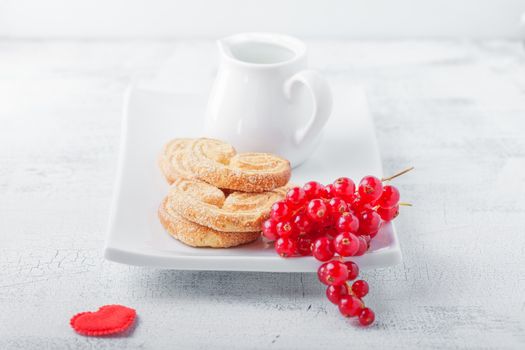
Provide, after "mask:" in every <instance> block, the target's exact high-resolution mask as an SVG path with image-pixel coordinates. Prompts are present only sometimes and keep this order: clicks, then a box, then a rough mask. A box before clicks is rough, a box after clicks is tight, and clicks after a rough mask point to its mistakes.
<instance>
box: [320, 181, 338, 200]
mask: <svg viewBox="0 0 525 350" xmlns="http://www.w3.org/2000/svg"><path fill="white" fill-rule="evenodd" d="M334 196H335V192H334V185H333V184H328V185H326V186H325V187H324V191H323V197H324V198H327V199H329V198H333V197H334Z"/></svg>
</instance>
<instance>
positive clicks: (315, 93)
mask: <svg viewBox="0 0 525 350" xmlns="http://www.w3.org/2000/svg"><path fill="white" fill-rule="evenodd" d="M296 83H301V84H303V85H304V86H306V88H307V89H308V90H309V91H310V93H311V95H312V99H313V113H312V116H311V117H310V118H309V120H308V122H307V123H306V125H305V126H304V127H302V128H299V129H298V130H297V131H296V132H295V134H294V141H295V144H296V145H298V146H300V145H301V144H302V143H303V142H304V141H306V140H313V139H314V138H315V137H316V136H317V135H318V134H319V133H320V132H321V130H322V129H323V127H324V125H325V124H326V122H327V121H328V118H329V117H330V113H331V111H332V92H331V90H330V86H329V85H328V83H327V82H326V80H325V79H324V78H323V77H322V76H321V75H320V74H319V73H317V72H316V71H314V70H303V71H300V72H299V73H297V74H295V75H293V76H292V77H291V78H289V79H288V80H287V81H286V82H285V83H284V94H285V96H286V98H287V99H291V97H292V89H293V86H294V85H295V84H296Z"/></svg>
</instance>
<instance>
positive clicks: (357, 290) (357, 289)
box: [352, 280, 368, 298]
mask: <svg viewBox="0 0 525 350" xmlns="http://www.w3.org/2000/svg"><path fill="white" fill-rule="evenodd" d="M352 292H354V295H355V296H356V297H358V298H362V297H364V296H365V295H367V294H368V283H367V282H366V281H363V280H357V281H355V282H354V283H353V284H352Z"/></svg>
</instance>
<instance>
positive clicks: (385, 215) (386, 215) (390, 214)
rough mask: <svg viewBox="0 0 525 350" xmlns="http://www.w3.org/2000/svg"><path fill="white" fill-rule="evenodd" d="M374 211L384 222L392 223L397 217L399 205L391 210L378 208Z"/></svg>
mask: <svg viewBox="0 0 525 350" xmlns="http://www.w3.org/2000/svg"><path fill="white" fill-rule="evenodd" d="M376 211H377V213H378V214H379V216H380V217H381V219H383V220H385V221H392V220H394V219H395V218H396V217H397V216H398V215H399V205H396V206H394V207H392V208H383V207H379V208H377V210H376Z"/></svg>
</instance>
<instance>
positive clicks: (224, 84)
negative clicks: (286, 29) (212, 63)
mask: <svg viewBox="0 0 525 350" xmlns="http://www.w3.org/2000/svg"><path fill="white" fill-rule="evenodd" d="M218 44H219V49H220V54H221V61H220V66H219V70H218V73H217V78H216V80H215V83H214V85H213V88H212V92H211V95H210V99H209V102H208V109H207V112H206V124H205V132H206V135H207V136H210V137H214V138H218V139H222V140H225V141H228V142H229V143H231V144H232V145H233V146H234V147H235V148H236V149H237V150H238V151H240V152H246V151H256V152H271V153H275V154H278V155H281V156H282V157H285V158H287V159H289V160H290V162H291V163H292V166H297V165H299V164H300V163H302V162H303V161H304V160H306V159H307V158H308V156H309V155H310V154H311V153H312V152H313V150H314V148H315V146H316V145H317V143H318V139H319V136H320V132H321V130H322V129H323V127H324V125H325V123H326V121H327V120H328V118H329V116H330V112H331V109H332V95H331V91H330V88H329V86H328V84H327V83H326V81H325V80H324V79H323V78H322V77H321V76H320V75H319V74H318V73H317V72H315V71H312V70H308V69H307V57H306V46H305V44H304V43H303V42H301V41H300V40H298V39H295V38H293V37H290V36H286V35H280V34H271V33H244V34H237V35H233V36H230V37H227V38H224V39H221V40H219V42H218Z"/></svg>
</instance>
